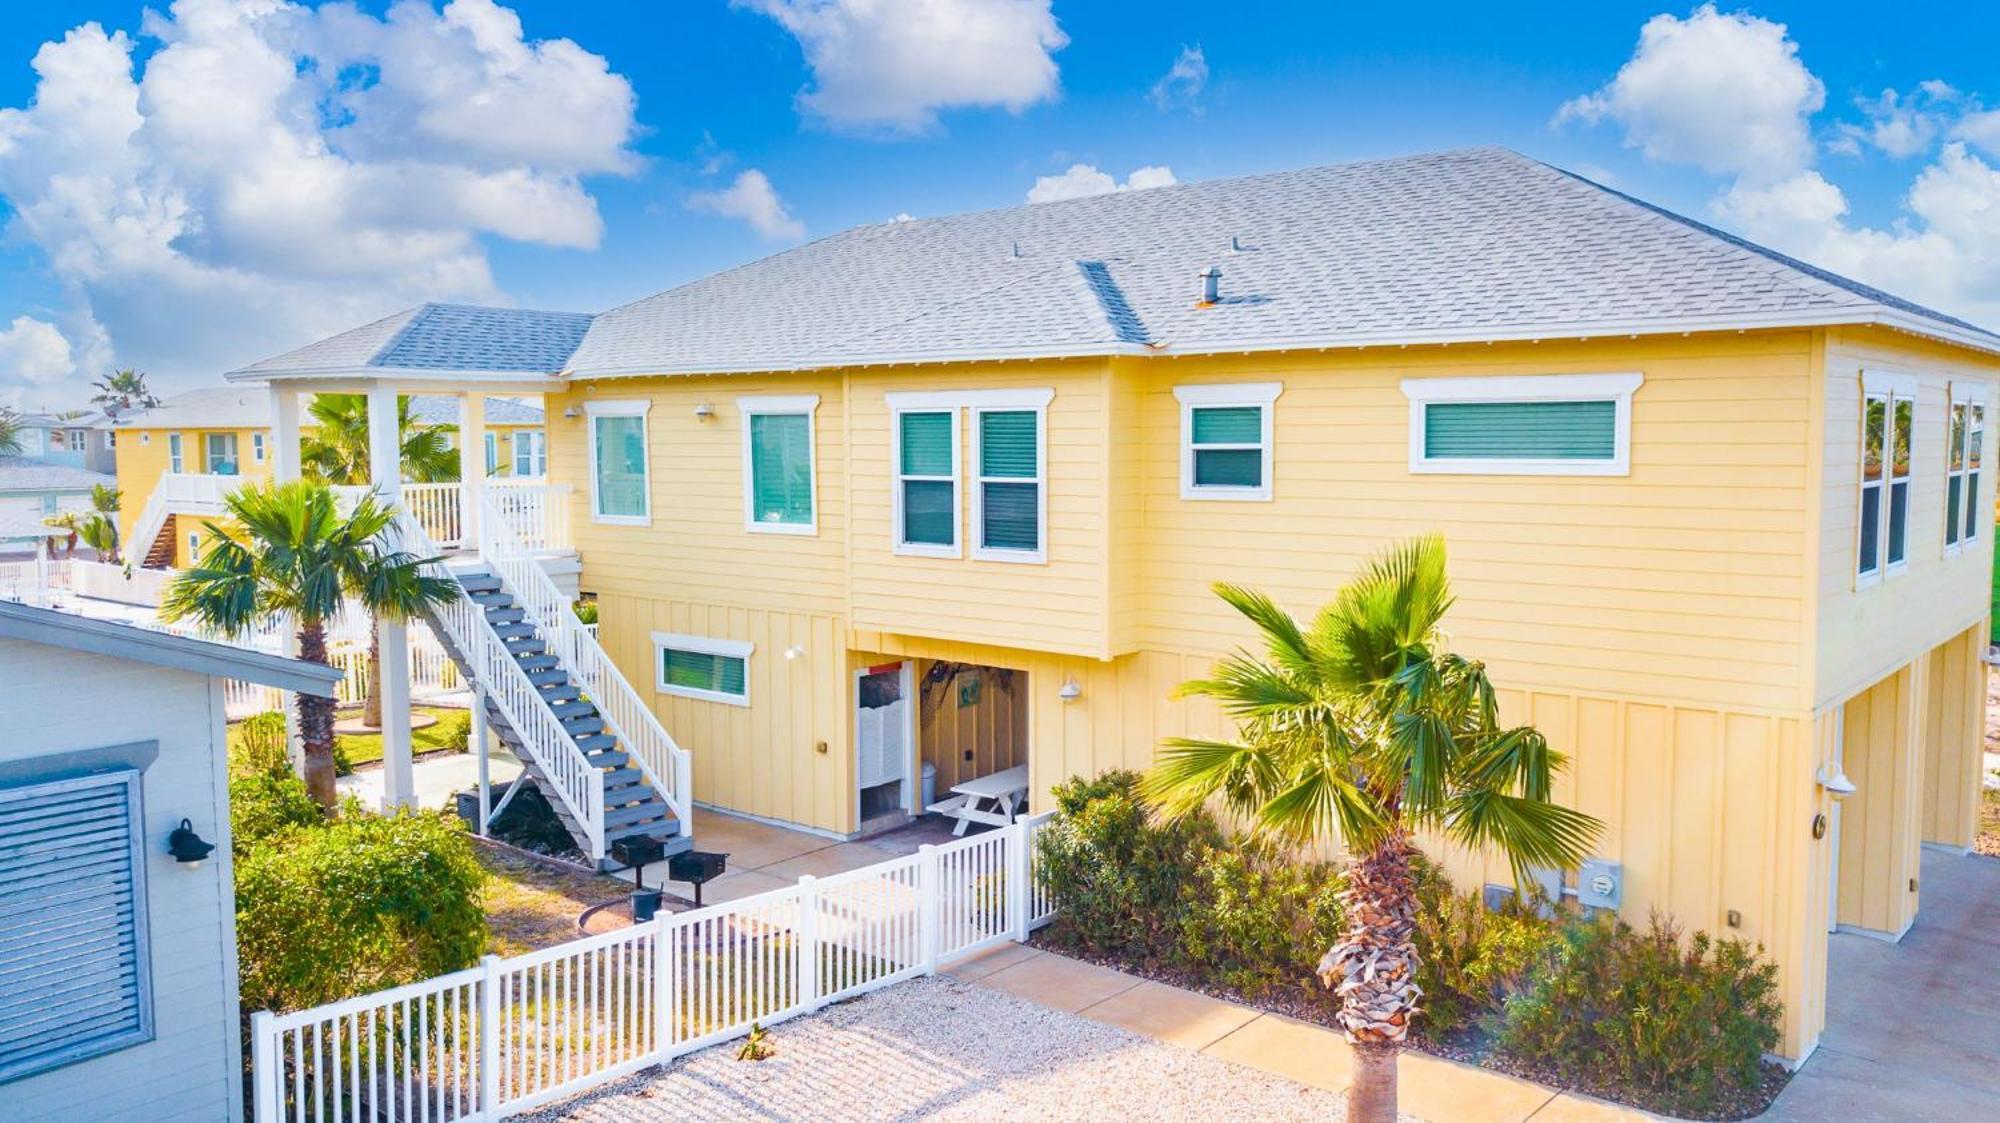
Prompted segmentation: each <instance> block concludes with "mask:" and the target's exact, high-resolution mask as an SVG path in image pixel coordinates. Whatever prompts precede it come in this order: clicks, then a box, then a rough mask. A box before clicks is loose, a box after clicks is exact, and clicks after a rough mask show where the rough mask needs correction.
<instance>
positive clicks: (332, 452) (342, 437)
mask: <svg viewBox="0 0 2000 1123" xmlns="http://www.w3.org/2000/svg"><path fill="white" fill-rule="evenodd" d="M308 412H309V413H311V415H312V418H313V421H314V422H315V425H314V428H313V430H312V431H311V432H310V433H309V434H307V436H306V438H305V443H304V444H303V445H302V446H301V448H300V450H299V460H300V465H301V467H302V468H303V469H304V470H305V472H306V474H307V475H309V476H312V477H315V478H318V479H322V480H325V481H326V482H327V483H330V484H342V485H354V484H365V483H369V482H371V481H370V479H369V459H370V457H369V453H368V396H367V395H366V394H320V395H318V396H316V397H314V398H313V402H312V405H311V407H309V409H308ZM457 428H458V427H457V426H455V425H443V426H437V427H433V428H425V427H419V426H418V425H417V424H416V421H415V419H414V418H412V417H411V416H410V399H408V398H401V397H399V398H397V399H396V439H397V442H398V444H399V445H400V446H401V451H402V461H403V475H404V477H406V478H407V479H409V480H411V481H412V482H414V483H450V482H452V481H454V480H456V479H458V452H457V450H456V449H453V448H452V447H451V444H450V442H449V439H448V438H447V434H449V433H453V432H456V431H457ZM370 624H371V625H372V624H373V621H372V620H371V621H370ZM381 665H382V645H381V640H380V637H379V636H378V635H377V634H376V629H375V628H374V627H372V626H371V627H370V628H369V629H368V666H369V667H370V668H371V670H370V672H369V676H368V681H367V682H366V683H364V684H363V686H364V687H365V688H366V693H364V694H363V695H362V696H361V724H362V725H365V726H368V727H370V728H374V729H379V728H381V726H382V691H381V689H380V687H381V684H380V682H379V676H380V671H379V670H377V669H376V668H380V667H381Z"/></svg>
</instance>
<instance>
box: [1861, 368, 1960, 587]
mask: <svg viewBox="0 0 2000 1123" xmlns="http://www.w3.org/2000/svg"><path fill="white" fill-rule="evenodd" d="M1919 384H1920V383H1919V379H1918V378H1917V376H1916V375H1914V374H1908V373H1905V372H1903V371H1892V370H1863V371H1862V372H1861V424H1860V426H1859V427H1857V428H1856V429H1855V432H1854V450H1855V453H1856V454H1857V455H1856V456H1855V459H1854V540H1853V542H1852V543H1850V544H1849V546H1848V552H1847V556H1848V557H1849V558H1852V559H1854V562H1853V564H1854V566H1855V569H1854V587H1855V588H1856V589H1867V588H1872V587H1874V586H1876V585H1880V584H1881V583H1882V582H1883V581H1884V580H1885V579H1887V578H1889V577H1892V576H1894V575H1896V574H1898V573H1901V572H1903V571H1904V570H1906V569H1908V568H1909V567H1910V532H1909V526H1908V524H1907V523H1905V524H1904V527H1903V560H1902V561H1899V562H1897V563H1895V564H1894V565H1891V564H1889V506H1890V505H1889V489H1890V487H1891V486H1893V484H1894V483H1895V456H1896V399H1898V398H1908V399H1910V401H1911V402H1912V403H1913V405H1912V409H1911V413H1912V420H1911V429H1910V499H1911V506H1912V507H1914V506H1915V500H1916V490H1917V473H1916V459H1917V457H1916V446H1917V431H1916V421H1915V417H1914V414H1915V407H1914V403H1915V402H1916V400H1917V387H1918V385H1919ZM1875 397H1881V398H1887V399H1888V404H1887V406H1886V407H1885V408H1884V409H1883V411H1882V426H1883V427H1882V482H1881V484H1880V490H1879V491H1878V493H1877V495H1876V499H1875V502H1876V504H1877V509H1876V518H1875V568H1873V569H1871V570H1869V571H1868V572H1866V573H1863V572H1861V568H1860V566H1861V561H1860V557H1861V507H1862V504H1863V503H1865V502H1866V501H1867V496H1868V478H1867V472H1866V470H1865V467H1866V466H1865V463H1864V462H1865V461H1866V459H1867V456H1868V399H1869V398H1875ZM1945 424H1946V426H1947V433H1946V439H1945V456H1946V457H1947V460H1946V463H1947V465H1948V464H1949V463H1950V460H1949V457H1950V456H1951V440H1950V434H1949V426H1950V424H1951V411H1950V409H1949V408H1948V407H1947V409H1946V410H1945ZM1942 501H1943V500H1942V499H1941V498H1940V500H1939V502H1942ZM1904 517H1905V518H1908V515H1907V514H1906V515H1905V516H1904ZM1946 552H1947V553H1950V552H1951V551H1949V550H1947V551H1946Z"/></svg>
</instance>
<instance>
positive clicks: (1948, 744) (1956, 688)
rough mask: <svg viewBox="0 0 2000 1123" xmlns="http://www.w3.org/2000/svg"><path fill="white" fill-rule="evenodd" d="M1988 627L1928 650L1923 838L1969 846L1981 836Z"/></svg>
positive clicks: (1960, 847) (1954, 846) (1961, 847)
mask: <svg viewBox="0 0 2000 1123" xmlns="http://www.w3.org/2000/svg"><path fill="white" fill-rule="evenodd" d="M1985 654H1986V629H1985V628H1983V627H1977V626H1975V627H1971V628H1967V629H1966V630H1965V631H1964V632H1962V633H1960V634H1959V635H1957V636H1954V637H1952V638H1951V639H1949V640H1946V641H1945V642H1944V643H1942V644H1940V645H1938V647H1937V648H1936V649H1935V650H1933V651H1932V652H1931V670H1930V682H1931V689H1930V696H1929V698H1928V699H1927V705H1928V707H1929V709H1928V711H1927V712H1926V714H1925V716H1924V721H1925V728H1926V729H1927V731H1928V734H1927V736H1926V737H1925V739H1924V766H1923V767H1924V771H1923V785H1924V811H1923V831H1922V833H1923V840H1924V841H1925V842H1928V843H1934V844H1936V845H1938V846H1943V847H1948V848H1950V849H1953V850H1969V849H1970V848H1971V847H1972V844H1973V841H1974V840H1975V839H1976V838H1977V836H1978V834H1979V795H1980V787H1981V784H1982V783H1983V781H1984V771H1985V768H1984V760H1983V753H1984V751H1985V743H1986V674H1987V669H1986V663H1985V660H1984V659H1983V658H1982V657H1983V656H1984V655H1985Z"/></svg>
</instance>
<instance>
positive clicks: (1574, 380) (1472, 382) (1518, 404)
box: [1403, 374, 1644, 476]
mask: <svg viewBox="0 0 2000 1123" xmlns="http://www.w3.org/2000/svg"><path fill="white" fill-rule="evenodd" d="M1643 381H1644V377H1643V376H1642V375H1637V374H1549V375H1528V376H1501V377H1494V378H1411V379H1405V380H1404V381H1403V393H1404V395H1405V396H1406V397H1408V398H1409V400H1410V471H1412V472H1443V473H1459V474H1467V475H1561V476H1622V475H1626V474H1628V473H1629V472H1630V471H1631V426H1632V396H1633V394H1634V393H1635V392H1636V391H1637V390H1638V388H1639V386H1640V385H1641V384H1642V383H1643Z"/></svg>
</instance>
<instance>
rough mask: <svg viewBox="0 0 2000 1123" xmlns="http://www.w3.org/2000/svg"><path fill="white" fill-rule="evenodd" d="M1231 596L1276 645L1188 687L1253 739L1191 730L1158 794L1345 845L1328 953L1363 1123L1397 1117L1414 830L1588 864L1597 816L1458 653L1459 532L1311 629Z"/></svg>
mask: <svg viewBox="0 0 2000 1123" xmlns="http://www.w3.org/2000/svg"><path fill="white" fill-rule="evenodd" d="M1215 591H1216V594H1217V595H1218V596H1220V597H1221V598H1222V599H1223V600H1224V601H1226V602H1228V604H1229V605H1230V607H1232V608H1234V609H1236V610H1237V611H1238V612H1240V613H1242V614H1243V615H1244V616H1245V617H1246V618H1248V619H1249V621H1250V622H1251V623H1252V624H1253V625H1254V626H1255V627H1256V628H1257V631H1258V632H1259V633H1260V636H1261V638H1262V640H1263V645H1264V648H1265V654H1264V656H1263V657H1262V658H1259V657H1256V656H1253V655H1251V654H1249V653H1247V652H1239V653H1237V654H1235V655H1231V656H1229V657H1227V658H1225V659H1223V660H1222V661H1221V662H1220V663H1218V664H1217V665H1216V668H1215V672H1214V676H1213V677H1211V678H1208V679H1201V680H1196V681H1193V682H1188V683H1185V684H1183V685H1182V686H1181V687H1180V690H1179V694H1180V695H1182V696H1189V695H1193V696H1200V697H1207V698H1213V699H1215V700H1216V701H1217V702H1218V703H1219V704H1220V705H1221V707H1222V709H1223V711H1224V712H1225V713H1227V714H1228V715H1229V716H1230V717H1232V718H1234V719H1235V720H1236V722H1237V724H1238V726H1239V731H1240V739H1238V740H1235V741H1207V740H1197V739H1191V738H1177V739H1175V740H1172V741H1169V742H1168V743H1167V745H1166V747H1165V748H1164V749H1163V750H1162V753H1161V759H1160V762H1159V764H1158V765H1157V766H1156V768H1155V769H1154V770H1153V772H1152V773H1151V774H1149V776H1148V777H1147V784H1146V791H1147V793H1148V794H1149V795H1151V796H1153V797H1154V798H1156V799H1157V800H1159V801H1160V803H1161V804H1162V805H1163V807H1164V808H1165V809H1166V810H1167V812H1168V813H1169V814H1172V815H1189V814H1194V813H1196V812H1198V811H1199V810H1200V809H1201V807H1202V806H1203V805H1204V804H1206V803H1207V802H1208V801H1209V800H1211V799H1219V800H1221V801H1222V803H1223V804H1225V805H1226V806H1227V807H1228V808H1229V809H1230V810H1231V811H1233V812H1235V813H1236V814H1238V815H1239V816H1241V817H1242V818H1243V819H1244V820H1245V821H1246V822H1249V823H1251V824H1253V825H1254V827H1255V828H1256V829H1257V830H1259V831H1261V832H1264V833H1267V834H1269V835H1271V836H1274V837H1275V838H1276V839H1278V840H1281V841H1283V842H1285V843H1289V844H1294V845H1297V844H1305V843H1312V842H1327V841H1333V842H1338V843H1340V844H1341V845H1342V846H1343V847H1344V849H1345V851H1346V862H1347V883H1348V888H1347V890H1346V892H1345V893H1344V894H1343V898H1342V900H1343V905H1344V909H1343V914H1344V923H1345V925H1346V930H1345V933H1344V935H1343V936H1342V938H1341V940H1340V942H1338V943H1336V944H1335V945H1334V946H1333V947H1332V948H1331V949H1330V950H1329V951H1327V953H1326V954H1325V956H1324V957H1322V958H1321V959H1320V961H1319V976H1320V981H1321V982H1322V983H1323V984H1324V985H1325V986H1327V987H1329V988H1332V989H1334V990H1335V991H1336V993H1338V994H1339V995H1340V998H1341V1011H1340V1014H1339V1015H1338V1017H1339V1021H1340V1024H1341V1027H1342V1028H1343V1029H1344V1030H1345V1031H1346V1033H1347V1038H1348V1040H1349V1041H1350V1042H1352V1043H1353V1045H1354V1051H1355V1069H1356V1071H1355V1080H1354V1086H1353V1089H1352V1091H1351V1092H1350V1094H1349V1099H1348V1105H1347V1106H1348V1112H1349V1115H1348V1118H1349V1119H1352V1120H1357V1121H1360V1123H1391V1121H1393V1120H1394V1119H1395V1118H1396V1098H1397V1097H1396V1057H1397V1054H1398V1053H1399V1052H1400V1051H1401V1049H1402V1046H1403V1041H1404V1038H1405V1037H1406V1035H1407V1034H1408V1033H1409V1028H1410V1021H1411V1019H1412V1018H1414V1017H1415V1016H1416V1014H1417V1012H1418V1010H1417V998H1418V993H1419V992H1418V990H1417V987H1416V973H1417V972H1416V968H1417V959H1416V947H1415V944H1414V943H1413V942H1412V937H1413V935H1414V932H1415V928H1416V924H1415V913H1416V904H1417V897H1416V882H1415V880H1414V878H1413V876H1412V869H1411V865H1412V859H1413V857H1414V845H1413V842H1412V834H1413V832H1415V831H1419V830H1434V831H1438V832H1441V833H1442V834H1443V835H1444V836H1445V837H1446V838H1449V839H1451V840H1452V841H1454V842H1457V843H1459V844H1461V845H1465V846H1469V847H1492V848H1494V849H1497V850H1498V851H1499V852H1500V853H1502V854H1504V855H1506V857H1507V859H1508V861H1509V862H1510V863H1511V864H1512V865H1513V867H1514V872H1515V877H1516V880H1517V881H1519V882H1522V883H1525V882H1526V881H1527V877H1526V874H1527V871H1528V869H1529V867H1533V866H1545V867H1556V868H1562V867H1567V866H1572V865H1575V864H1576V863H1577V862H1578V861H1579V860H1581V858H1582V856H1583V855H1584V853H1585V852H1586V851H1587V849H1588V847H1589V844H1590V841H1591V839H1592V838H1593V837H1594V836H1595V835H1596V833H1597V831H1598V829H1599V826H1598V823H1597V820H1595V819H1593V818H1591V817H1590V816H1588V815H1585V814H1583V813H1582V812H1579V811H1573V810H1571V809H1569V808H1566V807H1562V806H1560V805H1558V804H1556V803H1555V802H1553V801H1552V799H1551V798H1550V786H1551V782H1552V779H1553V777H1554V776H1555V774H1556V773H1557V772H1558V771H1559V770H1560V769H1561V768H1562V767H1563V765H1564V763H1565V762H1564V759H1563V757H1562V756H1561V754H1559V753H1557V752H1555V751H1554V750H1552V749H1551V748H1550V747H1549V745H1548V742H1547V741H1546V740H1544V739H1543V737H1542V735H1541V734H1540V733H1538V732H1536V731H1535V730H1534V729H1532V728H1529V727H1527V726H1520V727H1515V728H1503V727H1502V726H1501V725H1500V722H1499V716H1498V707H1497V706H1496V704H1495V701H1494V694H1493V685H1492V683H1490V682H1489V681H1488V680H1487V677H1486V668H1485V667H1484V666H1482V665H1481V664H1479V663H1477V662H1474V661H1472V660H1469V659H1466V658H1464V657H1462V656H1459V655H1455V654H1453V653H1452V652H1451V651H1449V650H1448V649H1447V648H1446V646H1445V644H1446V637H1445V635H1444V634H1443V632H1442V631H1441V630H1440V625H1441V622H1442V620H1443V618H1444V614H1445V611H1446V609H1448V608H1449V607H1450V606H1451V593H1450V587H1449V583H1448V582H1447V580H1446V577H1445V550H1444V542H1443V541H1442V540H1441V539H1438V538H1422V539H1418V540H1416V541H1414V542H1410V543H1408V544H1405V545H1403V546H1399V547H1397V548H1395V549H1392V550H1390V551H1388V552H1386V553H1385V554H1383V555H1382V556H1380V557H1378V558H1377V559H1375V560H1374V561H1373V562H1371V563H1370V564H1369V565H1368V566H1367V567H1366V568H1365V569H1363V571H1362V572H1361V575H1360V576H1359V577H1357V578H1355V579H1354V580H1353V581H1352V582H1350V583H1349V584H1348V585H1347V586H1346V587H1345V588H1343V589H1341V590H1340V592H1339V594H1338V595H1337V596H1336V597H1335V598H1334V601H1333V603H1332V604H1329V605H1327V606H1326V607H1325V608H1323V609H1321V610H1320V613H1319V615H1318V616H1317V617H1316V618H1315V619H1314V620H1313V622H1312V624H1311V625H1310V626H1306V625H1302V624H1301V623H1300V622H1299V621H1297V620H1295V619H1294V618H1293V617H1292V616H1291V614H1290V613H1288V612H1286V611H1285V610H1284V609H1282V608H1279V607H1278V605H1277V604H1276V603H1275V602H1274V601H1272V600H1271V599H1270V598H1269V597H1266V596H1264V595H1263V594H1261V593H1256V592H1252V591H1250V590H1248V589H1242V588H1238V587H1236V586H1232V585H1217V586H1216V587H1215Z"/></svg>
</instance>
